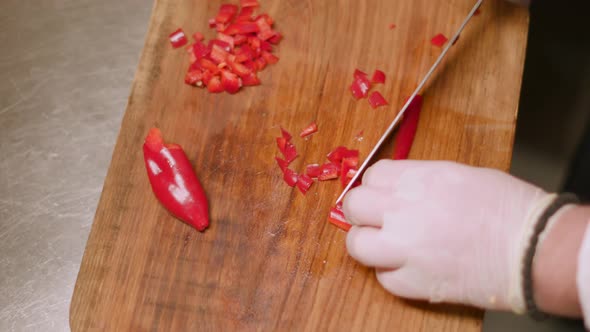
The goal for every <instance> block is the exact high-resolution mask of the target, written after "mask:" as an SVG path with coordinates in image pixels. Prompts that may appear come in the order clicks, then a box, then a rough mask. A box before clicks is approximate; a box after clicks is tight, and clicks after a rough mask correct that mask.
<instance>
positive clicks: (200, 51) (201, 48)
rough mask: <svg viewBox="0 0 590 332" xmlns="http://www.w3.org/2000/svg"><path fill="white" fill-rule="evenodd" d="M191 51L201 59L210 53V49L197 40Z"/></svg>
mask: <svg viewBox="0 0 590 332" xmlns="http://www.w3.org/2000/svg"><path fill="white" fill-rule="evenodd" d="M193 53H194V54H195V56H196V57H197V59H201V58H204V57H206V56H207V55H209V54H210V53H211V49H210V48H209V47H208V46H206V45H205V44H203V43H202V42H200V41H199V42H196V43H195V44H194V45H193Z"/></svg>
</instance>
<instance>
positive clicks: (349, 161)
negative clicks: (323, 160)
mask: <svg viewBox="0 0 590 332" xmlns="http://www.w3.org/2000/svg"><path fill="white" fill-rule="evenodd" d="M349 151H356V152H358V150H349ZM358 165H359V156H358V154H357V155H356V156H355V155H352V153H351V154H349V156H348V157H344V158H342V166H347V167H348V168H356V167H357V166H358Z"/></svg>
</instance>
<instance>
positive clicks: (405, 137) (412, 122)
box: [393, 95, 422, 160]
mask: <svg viewBox="0 0 590 332" xmlns="http://www.w3.org/2000/svg"><path fill="white" fill-rule="evenodd" d="M421 109H422V96H420V95H417V96H416V97H415V98H414V99H413V100H412V102H411V103H410V105H409V106H408V109H407V110H406V113H405V114H404V118H403V119H402V122H401V123H400V125H399V129H398V133H397V137H396V139H395V146H394V151H393V159H396V160H399V159H407V158H408V155H409V154H410V149H411V148H412V144H413V143H414V136H416V129H417V128H418V120H419V118H420V110H421Z"/></svg>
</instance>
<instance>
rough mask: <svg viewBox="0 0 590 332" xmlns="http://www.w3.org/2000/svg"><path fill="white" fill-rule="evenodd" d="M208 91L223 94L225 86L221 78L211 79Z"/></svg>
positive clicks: (214, 77) (208, 83)
mask: <svg viewBox="0 0 590 332" xmlns="http://www.w3.org/2000/svg"><path fill="white" fill-rule="evenodd" d="M207 90H208V91H209V92H212V93H219V92H223V85H222V84H221V79H220V78H219V76H213V77H211V79H210V80H209V82H207Z"/></svg>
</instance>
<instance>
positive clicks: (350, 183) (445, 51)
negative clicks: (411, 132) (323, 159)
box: [336, 0, 483, 204]
mask: <svg viewBox="0 0 590 332" xmlns="http://www.w3.org/2000/svg"><path fill="white" fill-rule="evenodd" d="M482 2H483V0H478V1H477V2H476V3H475V6H473V9H471V11H470V12H469V14H468V15H467V17H466V18H465V20H464V21H463V23H462V24H461V26H460V27H459V30H457V32H455V35H454V36H453V38H451V39H450V40H449V41H448V42H447V45H446V46H445V47H444V49H443V51H442V52H441V54H440V55H439V56H438V58H437V59H436V61H435V62H434V64H433V65H432V67H430V69H429V70H428V72H427V73H426V75H425V76H424V78H423V79H422V81H420V84H418V87H416V90H414V92H413V93H412V95H411V96H410V98H408V101H406V104H405V105H404V107H402V109H401V111H399V113H398V114H397V115H396V116H395V118H394V119H393V121H392V122H391V124H390V125H389V127H388V128H387V130H385V133H383V135H382V136H381V138H380V139H379V141H378V142H377V144H375V146H374V147H373V150H371V153H369V155H368V156H367V158H366V159H365V161H364V162H363V163H362V165H361V167H360V168H359V169H358V171H357V172H356V174H355V175H354V176H353V177H352V179H351V180H350V182H348V184H347V185H346V187H345V188H344V190H343V191H342V193H341V194H340V196H339V197H338V199H337V200H336V204H338V203H340V202H341V201H342V199H343V198H344V196H345V195H346V193H347V192H348V191H349V190H350V188H351V187H352V185H353V184H354V183H355V181H356V180H357V179H358V177H359V176H361V174H362V173H363V171H364V170H365V168H367V165H368V164H369V162H370V161H371V159H372V158H373V156H374V155H375V153H377V151H378V150H379V148H380V147H381V145H383V142H385V140H386V139H387V137H389V135H390V134H391V132H392V131H393V129H395V127H396V126H397V124H398V122H399V121H400V120H401V118H402V116H403V115H404V113H405V112H406V110H407V109H408V107H409V106H410V104H411V102H412V100H413V99H414V98H415V97H416V95H418V93H419V92H420V91H421V90H422V88H423V87H424V85H425V84H426V82H427V81H428V79H429V78H430V76H432V73H434V71H435V70H436V68H437V67H438V65H440V63H441V62H442V60H443V59H444V58H445V56H446V55H447V53H448V52H449V50H450V49H451V47H452V46H453V44H454V43H455V42H456V41H457V39H458V38H459V35H461V32H462V31H463V29H464V28H465V26H467V23H469V21H470V20H471V18H472V17H473V15H475V12H476V11H477V9H478V8H479V6H481V4H482Z"/></svg>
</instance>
